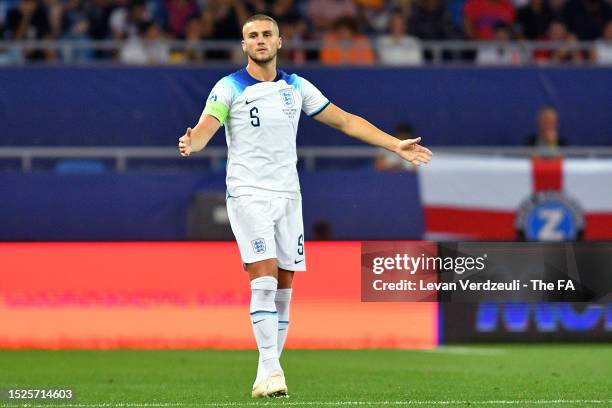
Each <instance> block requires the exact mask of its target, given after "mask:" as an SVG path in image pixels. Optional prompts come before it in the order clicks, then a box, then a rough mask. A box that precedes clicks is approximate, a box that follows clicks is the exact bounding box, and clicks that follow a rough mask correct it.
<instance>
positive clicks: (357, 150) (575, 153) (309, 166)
mask: <svg viewBox="0 0 612 408" xmlns="http://www.w3.org/2000/svg"><path fill="white" fill-rule="evenodd" d="M432 150H433V151H434V158H435V155H436V154H462V155H465V154H471V155H486V156H500V157H502V156H504V157H507V156H519V157H525V156H534V155H537V156H543V157H547V156H564V157H589V158H593V157H612V147H600V146H593V147H565V148H559V149H550V148H545V147H486V146H475V147H448V146H444V147H442V146H440V147H432ZM378 151H379V150H378V149H377V148H374V147H368V146H363V147H362V146H329V147H299V148H298V158H299V159H300V160H302V161H303V163H304V168H305V169H306V170H309V171H310V170H315V169H316V168H317V161H318V160H320V159H338V160H344V159H371V158H373V157H374V156H375V155H376V154H377V152H378ZM226 156H227V149H226V148H225V147H216V146H211V147H208V148H206V149H204V150H202V151H201V152H197V153H194V154H193V155H191V156H190V157H189V158H182V157H180V156H179V154H178V151H177V149H176V148H173V147H25V146H24V147H1V148H0V160H15V159H17V160H19V161H20V167H21V170H22V171H24V172H30V171H32V169H33V168H34V163H33V161H34V160H37V159H47V160H64V159H106V160H112V161H113V163H114V168H115V170H116V171H117V172H124V171H126V170H129V160H131V159H134V160H136V159H165V160H168V161H172V160H177V161H181V160H183V161H184V160H195V161H200V160H207V161H209V162H210V163H211V166H212V167H214V168H218V166H219V165H220V164H221V163H222V161H223V160H224V159H225V158H226Z"/></svg>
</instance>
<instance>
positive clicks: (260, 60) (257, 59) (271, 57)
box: [249, 50, 278, 65]
mask: <svg viewBox="0 0 612 408" xmlns="http://www.w3.org/2000/svg"><path fill="white" fill-rule="evenodd" d="M276 54H278V50H273V51H272V53H271V54H270V55H268V56H266V57H257V51H255V52H254V53H249V58H250V59H251V60H252V61H253V62H254V63H256V64H257V65H266V64H268V63H270V62H272V61H273V60H274V59H275V58H276Z"/></svg>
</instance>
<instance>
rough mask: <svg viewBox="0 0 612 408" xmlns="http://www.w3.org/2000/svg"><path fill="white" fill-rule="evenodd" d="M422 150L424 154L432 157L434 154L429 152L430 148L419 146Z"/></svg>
mask: <svg viewBox="0 0 612 408" xmlns="http://www.w3.org/2000/svg"><path fill="white" fill-rule="evenodd" d="M419 148H420V150H422V151H423V152H425V153H427V154H429V155H430V156H432V155H433V152H432V151H431V150H429V149H428V148H426V147H425V146H419Z"/></svg>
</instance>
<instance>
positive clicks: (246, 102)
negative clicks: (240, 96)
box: [244, 99, 257, 105]
mask: <svg viewBox="0 0 612 408" xmlns="http://www.w3.org/2000/svg"><path fill="white" fill-rule="evenodd" d="M256 100H257V99H253V100H252V101H249V100H248V99H247V100H246V101H244V103H245V104H246V105H248V104H249V103H251V102H255V101H256Z"/></svg>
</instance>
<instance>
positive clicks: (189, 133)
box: [185, 127, 191, 137]
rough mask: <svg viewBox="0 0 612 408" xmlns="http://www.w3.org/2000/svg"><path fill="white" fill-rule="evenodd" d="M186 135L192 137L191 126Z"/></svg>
mask: <svg viewBox="0 0 612 408" xmlns="http://www.w3.org/2000/svg"><path fill="white" fill-rule="evenodd" d="M185 135H186V136H187V137H191V128H190V127H188V128H187V132H186V133H185Z"/></svg>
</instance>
